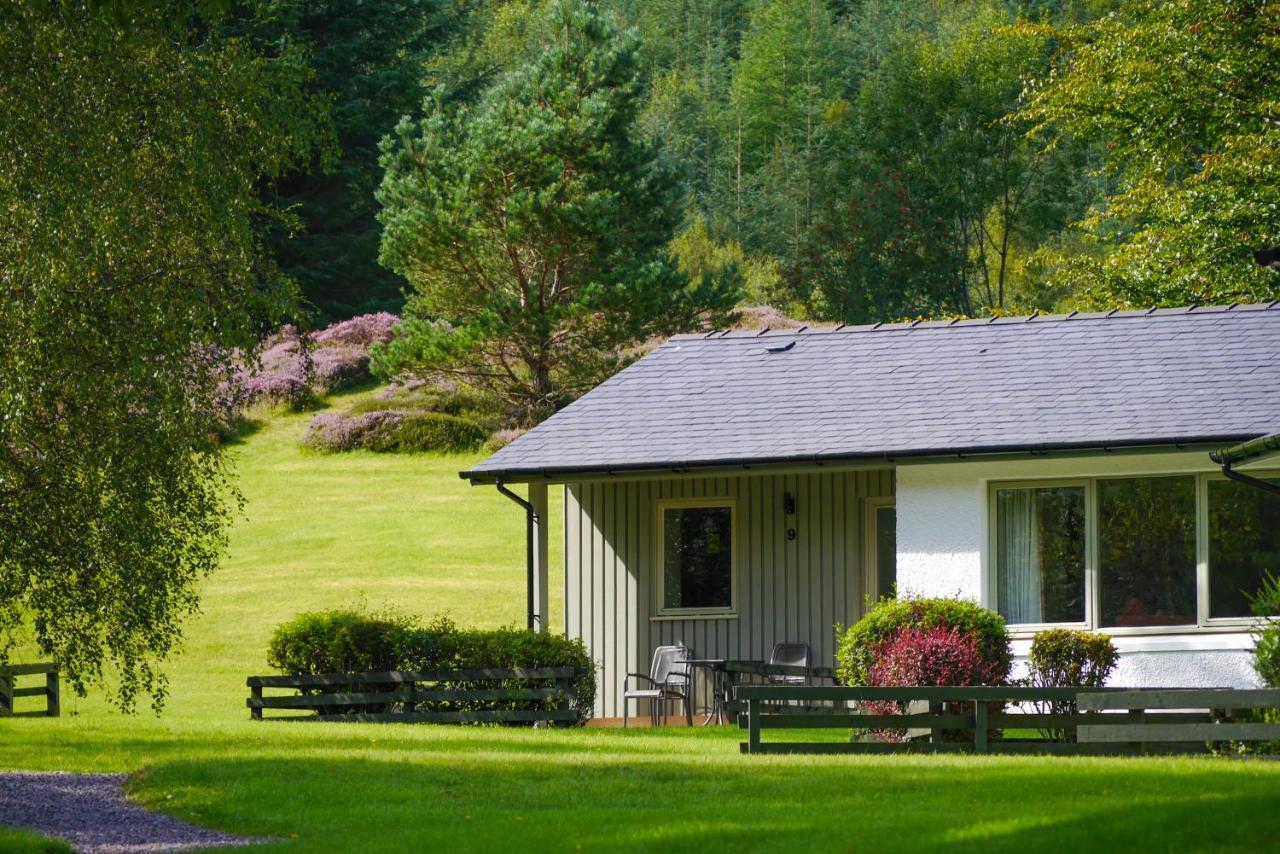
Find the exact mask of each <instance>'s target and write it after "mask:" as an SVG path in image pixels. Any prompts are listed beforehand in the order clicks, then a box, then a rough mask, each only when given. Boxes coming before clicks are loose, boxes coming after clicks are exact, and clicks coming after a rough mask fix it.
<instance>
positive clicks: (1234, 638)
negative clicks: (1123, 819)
mask: <svg viewBox="0 0 1280 854" xmlns="http://www.w3.org/2000/svg"><path fill="white" fill-rule="evenodd" d="M1216 470H1217V469H1216V466H1214V465H1213V463H1212V462H1211V461H1210V460H1209V456H1208V454H1207V453H1205V452H1203V451H1196V452H1179V453H1161V454H1153V453H1131V454H1121V453H1118V452H1117V453H1111V454H1096V455H1089V456H1079V457H1067V456H1049V457H1037V458H1028V459H1017V460H956V461H951V462H944V463H927V464H900V465H899V466H898V470H897V507H898V591H899V593H900V595H906V596H948V597H959V598H964V599H970V600H972V601H975V602H980V603H982V604H984V605H986V606H987V607H992V608H994V602H991V601H988V600H989V596H988V594H987V590H988V585H987V577H988V576H987V558H986V538H987V526H988V520H987V512H988V510H987V508H988V502H987V493H988V485H989V483H990V482H991V481H1003V480H1038V479H1047V478H1060V477H1102V476H1116V475H1126V474H1134V475H1138V474H1173V473H1196V472H1203V471H1216ZM1115 643H1116V647H1117V648H1118V649H1119V650H1120V664H1119V666H1118V667H1117V668H1116V672H1115V675H1114V676H1113V677H1112V679H1111V683H1112V684H1114V685H1131V686H1135V687H1142V686H1165V687H1174V686H1206V687H1207V686H1221V687H1241V688H1244V687H1254V686H1256V685H1257V684H1258V681H1257V677H1256V675H1255V674H1254V671H1253V667H1252V665H1251V664H1250V659H1251V655H1250V651H1251V650H1252V649H1253V644H1252V640H1251V638H1250V637H1249V634H1248V633H1247V632H1244V631H1233V632H1221V631H1205V630H1198V631H1187V632H1184V633H1177V634H1170V633H1167V632H1165V633H1160V634H1156V633H1152V634H1147V635H1133V634H1129V635H1125V636H1117V637H1116V638H1115ZM1029 646H1030V640H1029V639H1027V638H1018V639H1016V640H1015V642H1014V653H1015V655H1016V656H1017V657H1018V665H1017V668H1018V669H1020V668H1021V667H1022V665H1023V662H1024V661H1025V658H1024V657H1025V655H1026V653H1027V649H1028V648H1029ZM1015 672H1016V671H1015Z"/></svg>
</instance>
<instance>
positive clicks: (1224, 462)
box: [1209, 433, 1280, 495]
mask: <svg viewBox="0 0 1280 854" xmlns="http://www.w3.org/2000/svg"><path fill="white" fill-rule="evenodd" d="M1272 451H1280V433H1274V434H1272V435H1270V436H1263V437H1261V438H1258V439H1251V440H1250V441H1248V442H1242V443H1240V444H1239V445H1233V446H1231V447H1230V448H1221V449H1219V450H1217V451H1211V452H1210V453H1209V459H1211V460H1213V461H1214V462H1215V463H1217V464H1218V465H1219V466H1221V467H1222V474H1223V475H1224V476H1225V477H1227V478H1229V479H1231V480H1234V481H1236V482H1237V483H1243V484H1246V485H1248V486H1252V487H1253V488H1255V489H1261V490H1263V491H1264V492H1270V493H1272V494H1273V495H1280V484H1276V483H1271V482H1269V481H1265V480H1259V479H1258V478H1256V477H1250V476H1249V475H1247V474H1241V473H1240V472H1238V471H1233V470H1232V468H1231V466H1232V465H1234V464H1235V463H1240V462H1244V461H1246V460H1249V459H1252V458H1253V457H1260V456H1262V455H1263V454H1268V453H1271V452H1272Z"/></svg>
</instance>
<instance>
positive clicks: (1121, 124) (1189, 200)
mask: <svg viewBox="0 0 1280 854" xmlns="http://www.w3.org/2000/svg"><path fill="white" fill-rule="evenodd" d="M1278 13H1280V9H1278V8H1277V6H1276V4H1274V3H1270V2H1249V1H1248V0H1232V2H1219V0H1175V2H1165V0H1137V2H1132V3H1126V4H1124V5H1123V6H1122V7H1121V8H1120V10H1119V11H1118V12H1117V13H1115V14H1113V15H1109V16H1107V17H1105V18H1103V19H1101V20H1099V21H1097V22H1096V23H1092V24H1088V25H1085V26H1079V27H1073V28H1068V29H1066V30H1064V31H1062V32H1061V33H1060V37H1061V38H1062V50H1061V51H1060V53H1059V55H1058V60H1057V62H1056V63H1055V69H1054V73H1053V74H1052V75H1051V76H1048V77H1046V78H1044V80H1043V81H1042V85H1040V86H1038V87H1037V89H1036V90H1035V93H1034V97H1033V98H1032V100H1031V103H1030V105H1029V107H1028V108H1027V110H1026V111H1025V115H1026V116H1027V117H1028V118H1029V119H1030V120H1032V121H1036V122H1039V123H1040V126H1041V127H1042V128H1043V129H1044V130H1046V131H1047V132H1048V133H1049V134H1050V135H1051V137H1052V138H1053V139H1055V140H1062V139H1064V138H1066V137H1067V136H1074V137H1083V138H1087V139H1092V140H1098V141H1101V142H1102V143H1104V144H1105V145H1106V151H1107V157H1106V161H1105V172H1106V175H1107V176H1108V178H1109V180H1110V182H1111V185H1110V188H1109V192H1108V195H1107V198H1106V201H1105V204H1104V205H1102V206H1101V207H1100V208H1099V209H1098V210H1097V211H1096V212H1095V213H1094V214H1093V215H1092V216H1090V217H1088V218H1086V219H1085V220H1084V221H1083V223H1082V225H1083V228H1084V231H1085V233H1086V234H1087V235H1088V236H1089V237H1090V238H1091V239H1092V240H1093V241H1094V242H1095V243H1096V244H1097V246H1098V249H1097V251H1096V252H1093V253H1090V254H1086V255H1083V256H1077V257H1070V258H1062V259H1058V262H1057V263H1058V264H1059V266H1060V268H1061V270H1060V275H1062V276H1064V277H1065V278H1067V279H1069V280H1070V281H1071V282H1072V283H1073V284H1074V286H1075V287H1076V288H1077V289H1078V290H1079V291H1080V292H1081V294H1082V296H1081V299H1080V302H1081V303H1082V304H1083V305H1085V306H1092V307H1098V308H1131V307H1146V306H1173V305H1204V304H1213V303H1229V302H1233V301H1240V302H1265V301H1269V300H1271V299H1275V298H1276V297H1277V296H1280V279H1277V278H1276V276H1275V274H1274V273H1273V272H1272V271H1270V270H1265V269H1262V268H1259V267H1257V266H1256V265H1255V264H1254V263H1253V259H1252V257H1251V255H1250V251H1249V250H1250V249H1251V248H1262V247H1266V246H1271V245H1274V244H1276V243H1278V242H1280V214H1277V211H1278V210H1280V182H1277V181H1276V179H1275V175H1276V170H1277V168H1278V167H1280V102H1277V100H1276V98H1275V91H1276V89H1277V87H1278V86H1280V31H1277V29H1276V26H1275V21H1276V18H1277V14H1278Z"/></svg>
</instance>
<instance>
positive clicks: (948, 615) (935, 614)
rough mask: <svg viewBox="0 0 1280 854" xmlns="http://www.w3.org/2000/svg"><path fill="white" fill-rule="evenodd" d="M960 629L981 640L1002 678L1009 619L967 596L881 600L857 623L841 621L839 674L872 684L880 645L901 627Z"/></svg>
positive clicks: (845, 680)
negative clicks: (966, 598) (869, 680)
mask: <svg viewBox="0 0 1280 854" xmlns="http://www.w3.org/2000/svg"><path fill="white" fill-rule="evenodd" d="M906 627H911V628H914V629H918V630H921V631H927V630H929V629H933V628H939V627H941V628H944V629H946V628H949V629H955V630H957V631H958V632H960V633H961V634H963V635H967V636H970V637H973V638H975V639H976V641H977V647H978V653H979V654H980V655H981V657H982V660H983V662H984V663H985V664H987V665H988V666H990V667H991V669H992V671H993V672H994V673H995V674H996V676H997V678H999V679H1001V680H1003V679H1004V678H1005V677H1006V676H1007V675H1008V673H1009V667H1010V665H1011V663H1012V652H1011V651H1010V648H1009V632H1008V630H1007V629H1006V628H1005V623H1004V618H1003V617H1001V616H1000V615H999V614H996V613H994V612H992V611H988V610H987V609H986V608H983V607H982V606H981V605H978V604H977V603H975V602H968V601H965V600H963V599H930V598H919V599H882V600H880V601H879V602H877V603H876V604H875V605H874V606H872V608H871V609H870V610H869V611H867V613H866V615H864V616H863V617H862V619H860V620H858V622H856V623H854V624H853V625H852V626H849V627H848V628H845V627H843V626H836V676H837V678H838V679H839V680H840V682H841V684H844V685H867V684H869V683H868V679H869V676H870V671H871V668H872V666H873V665H874V664H875V653H876V650H877V649H878V648H879V647H881V646H882V645H884V644H885V643H887V642H888V641H889V640H891V639H892V638H894V637H895V636H896V635H897V634H898V633H899V631H900V630H901V629H903V628H906Z"/></svg>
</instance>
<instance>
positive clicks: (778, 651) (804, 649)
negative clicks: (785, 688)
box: [769, 643, 813, 685]
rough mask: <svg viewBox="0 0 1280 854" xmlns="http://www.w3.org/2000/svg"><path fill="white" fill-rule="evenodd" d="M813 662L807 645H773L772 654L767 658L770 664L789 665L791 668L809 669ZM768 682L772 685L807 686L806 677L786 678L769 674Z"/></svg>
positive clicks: (811, 653) (785, 676) (807, 680)
mask: <svg viewBox="0 0 1280 854" xmlns="http://www.w3.org/2000/svg"><path fill="white" fill-rule="evenodd" d="M812 662H813V650H811V649H810V648H809V645H808V644H807V643H779V644H774V646H773V654H772V655H770V656H769V663H770V664H789V665H791V666H792V667H809V666H811V665H812ZM769 681H770V682H771V683H773V684H774V685H808V684H809V677H807V676H787V675H783V674H780V673H779V674H772V673H771V674H769Z"/></svg>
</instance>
